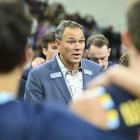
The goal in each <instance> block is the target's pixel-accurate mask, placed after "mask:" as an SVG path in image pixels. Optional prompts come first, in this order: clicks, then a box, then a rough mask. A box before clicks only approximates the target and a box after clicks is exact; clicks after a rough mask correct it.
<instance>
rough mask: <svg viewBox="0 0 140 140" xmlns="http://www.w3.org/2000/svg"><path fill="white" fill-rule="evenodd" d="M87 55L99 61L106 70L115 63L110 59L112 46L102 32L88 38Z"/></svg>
mask: <svg viewBox="0 0 140 140" xmlns="http://www.w3.org/2000/svg"><path fill="white" fill-rule="evenodd" d="M87 48H88V49H87V56H88V59H90V60H92V61H93V62H96V63H98V64H99V65H100V66H101V67H102V68H103V70H104V71H105V70H106V69H107V68H108V67H110V66H112V65H113V64H114V63H113V62H111V61H109V60H108V59H109V56H110V52H111V48H109V42H108V40H107V38H106V37H105V36H104V35H102V34H96V35H92V36H90V37H89V38H88V39H87Z"/></svg>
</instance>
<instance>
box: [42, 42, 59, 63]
mask: <svg viewBox="0 0 140 140" xmlns="http://www.w3.org/2000/svg"><path fill="white" fill-rule="evenodd" d="M57 51H58V48H57V46H56V44H55V42H49V43H48V48H43V54H44V55H45V56H46V60H49V59H51V58H53V57H54V56H55V55H56V54H57Z"/></svg>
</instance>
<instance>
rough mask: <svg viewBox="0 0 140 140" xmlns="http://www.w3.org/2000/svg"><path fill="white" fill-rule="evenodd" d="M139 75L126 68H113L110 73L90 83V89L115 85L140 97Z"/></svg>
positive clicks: (107, 72)
mask: <svg viewBox="0 0 140 140" xmlns="http://www.w3.org/2000/svg"><path fill="white" fill-rule="evenodd" d="M139 83H140V78H139V74H138V73H137V72H135V71H132V70H131V69H130V68H129V69H128V68H127V67H124V66H119V65H117V66H112V67H111V68H110V69H109V70H108V71H106V72H105V73H103V74H102V75H100V76H99V77H97V78H96V79H95V80H93V81H91V82H90V83H89V86H88V87H89V88H91V89H92V88H94V87H97V86H100V85H103V86H108V85H111V84H115V85H117V86H120V87H122V88H124V89H125V90H128V91H129V92H130V93H132V94H133V95H134V96H136V97H140V85H139Z"/></svg>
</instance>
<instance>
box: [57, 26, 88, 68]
mask: <svg viewBox="0 0 140 140" xmlns="http://www.w3.org/2000/svg"><path fill="white" fill-rule="evenodd" d="M58 42H59V45H58V47H59V51H60V58H61V61H62V62H63V63H64V65H67V66H73V65H77V64H79V62H80V61H81V58H82V55H83V51H84V47H85V37H84V34H83V31H82V30H81V29H80V28H69V27H67V28H66V29H65V30H64V32H63V35H62V39H61V40H58Z"/></svg>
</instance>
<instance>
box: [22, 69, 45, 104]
mask: <svg viewBox="0 0 140 140" xmlns="http://www.w3.org/2000/svg"><path fill="white" fill-rule="evenodd" d="M43 99H44V98H43V92H42V88H41V83H40V80H39V77H37V74H36V71H35V70H34V69H33V70H31V71H30V74H29V77H28V80H27V83H26V87H25V96H24V100H25V101H26V102H29V103H30V104H34V103H38V102H41V101H42V100H43Z"/></svg>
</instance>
